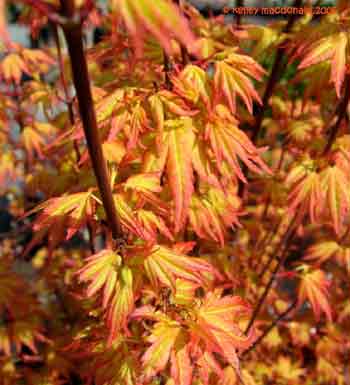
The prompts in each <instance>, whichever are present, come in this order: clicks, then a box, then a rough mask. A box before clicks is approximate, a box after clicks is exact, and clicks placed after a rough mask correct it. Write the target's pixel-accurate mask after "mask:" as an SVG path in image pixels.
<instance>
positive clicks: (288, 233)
mask: <svg viewBox="0 0 350 385" xmlns="http://www.w3.org/2000/svg"><path fill="white" fill-rule="evenodd" d="M302 219H303V215H300V214H296V215H295V216H294V218H293V219H292V220H291V222H290V224H289V226H288V229H287V231H286V232H285V234H284V236H283V238H282V240H281V242H280V243H279V246H278V247H279V248H280V247H282V246H283V245H285V247H284V250H283V251H282V253H281V257H280V258H279V260H278V263H277V265H276V267H275V269H274V270H273V272H272V275H271V278H270V280H269V282H268V283H267V285H266V287H265V290H264V292H263V293H262V295H261V297H260V298H259V300H258V303H257V305H256V306H255V308H254V310H253V314H252V316H251V318H250V320H249V322H248V325H247V327H246V330H245V331H244V334H246V335H247V334H248V333H249V331H250V329H251V328H252V326H253V324H254V321H255V320H256V318H257V316H258V315H259V312H260V309H261V307H262V305H263V304H264V302H265V300H266V298H267V295H268V294H269V292H270V289H271V287H272V284H273V283H274V281H275V279H276V276H277V273H278V271H279V269H280V268H281V266H283V264H284V262H285V261H286V258H287V256H288V254H287V251H288V244H289V242H290V241H291V239H292V237H293V235H294V232H295V230H296V229H297V227H298V226H299V224H300V223H301V221H302Z"/></svg>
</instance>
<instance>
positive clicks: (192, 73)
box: [171, 65, 211, 107]
mask: <svg viewBox="0 0 350 385" xmlns="http://www.w3.org/2000/svg"><path fill="white" fill-rule="evenodd" d="M171 81H172V82H173V84H174V90H175V92H176V93H178V94H179V95H181V96H183V97H184V98H185V99H187V100H189V101H191V102H192V103H195V104H196V103H198V102H199V100H202V102H203V103H204V105H205V106H206V107H208V106H209V104H210V97H211V94H210V86H209V79H208V75H207V73H206V72H205V71H204V70H203V69H202V68H200V67H198V66H196V65H187V66H186V67H185V68H184V69H183V70H182V71H181V72H180V73H179V74H178V75H177V76H176V77H175V76H174V77H173V78H172V79H171Z"/></svg>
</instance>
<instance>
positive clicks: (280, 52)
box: [252, 0, 303, 143]
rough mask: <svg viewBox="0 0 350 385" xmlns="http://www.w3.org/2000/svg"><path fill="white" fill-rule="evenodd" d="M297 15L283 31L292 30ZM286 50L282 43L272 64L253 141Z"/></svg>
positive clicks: (298, 3) (294, 15)
mask: <svg viewBox="0 0 350 385" xmlns="http://www.w3.org/2000/svg"><path fill="white" fill-rule="evenodd" d="M302 3H303V1H302V0H295V2H294V5H293V6H294V7H301V6H302ZM297 17H298V15H296V14H291V15H290V16H289V18H288V22H287V25H286V26H285V28H284V29H283V31H282V33H289V32H290V31H291V29H292V27H293V25H294V23H295V20H296V19H297ZM284 52H285V48H284V47H283V46H282V45H280V46H279V47H278V48H277V54H276V58H275V61H274V63H273V66H272V70H271V74H270V77H269V80H268V82H267V85H266V89H265V93H264V96H263V100H262V105H261V106H259V107H258V108H257V117H256V120H255V126H254V129H253V135H252V142H253V143H254V142H255V141H256V139H257V138H258V136H259V133H260V129H261V123H262V121H263V118H264V114H265V111H266V109H267V107H268V103H269V99H270V97H271V95H272V93H273V91H274V89H275V86H276V84H277V82H278V80H279V78H280V75H281V69H282V62H283V57H284Z"/></svg>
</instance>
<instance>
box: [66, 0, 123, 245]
mask: <svg viewBox="0 0 350 385" xmlns="http://www.w3.org/2000/svg"><path fill="white" fill-rule="evenodd" d="M60 1H61V7H62V12H63V15H64V16H65V17H66V18H68V19H71V20H73V18H74V13H75V7H74V1H73V0H60ZM63 31H64V34H65V37H66V41H67V45H68V52H69V56H70V61H71V66H72V73H73V82H74V86H75V89H76V93H77V99H78V103H79V111H80V116H81V120H82V123H83V128H84V133H85V138H86V141H87V145H88V150H89V154H90V158H91V162H92V166H93V169H94V172H95V176H96V179H97V184H98V187H99V190H100V193H101V198H102V202H103V206H104V209H105V212H106V216H107V220H108V223H109V226H110V229H111V232H112V235H113V238H114V239H115V240H116V241H117V243H118V246H119V245H120V243H121V242H120V241H121V240H122V239H123V233H122V228H121V224H120V220H119V217H118V214H117V210H116V207H115V202H114V199H113V194H112V189H111V186H110V182H109V175H108V170H107V164H106V160H105V158H104V155H103V151H102V143H101V139H100V136H99V132H98V127H97V121H96V114H95V109H94V104H93V100H92V94H91V89H90V82H89V73H88V68H87V62H86V58H85V54H84V48H83V36H82V25H81V23H67V24H66V25H65V26H64V27H63Z"/></svg>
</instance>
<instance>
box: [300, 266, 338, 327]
mask: <svg viewBox="0 0 350 385" xmlns="http://www.w3.org/2000/svg"><path fill="white" fill-rule="evenodd" d="M299 269H300V270H302V274H299V277H300V284H299V289H298V305H299V306H300V305H301V304H302V303H303V302H304V301H305V300H308V301H310V303H311V306H312V309H313V312H314V314H315V317H316V319H317V320H319V319H320V314H321V312H324V313H325V314H326V317H327V319H328V321H330V322H331V321H332V311H331V307H330V304H329V302H328V288H329V285H330V283H329V281H328V280H327V279H326V275H325V273H324V272H323V271H322V270H310V269H309V267H308V266H305V265H303V266H300V267H299Z"/></svg>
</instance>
